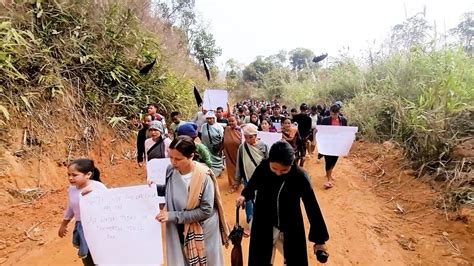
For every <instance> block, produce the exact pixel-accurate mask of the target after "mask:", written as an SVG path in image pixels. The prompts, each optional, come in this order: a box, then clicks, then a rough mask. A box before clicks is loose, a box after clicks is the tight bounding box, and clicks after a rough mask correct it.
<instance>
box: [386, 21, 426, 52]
mask: <svg viewBox="0 0 474 266" xmlns="http://www.w3.org/2000/svg"><path fill="white" fill-rule="evenodd" d="M431 28H432V27H431V26H430V25H428V22H427V21H426V19H425V15H424V12H423V13H418V14H416V15H414V16H412V17H409V18H407V19H406V20H405V21H404V22H403V23H401V24H397V25H395V26H394V27H393V28H392V34H391V37H390V50H392V51H407V50H409V49H410V48H411V47H413V46H416V45H422V44H424V43H425V42H426V39H427V37H428V36H429V35H428V31H429V30H431Z"/></svg>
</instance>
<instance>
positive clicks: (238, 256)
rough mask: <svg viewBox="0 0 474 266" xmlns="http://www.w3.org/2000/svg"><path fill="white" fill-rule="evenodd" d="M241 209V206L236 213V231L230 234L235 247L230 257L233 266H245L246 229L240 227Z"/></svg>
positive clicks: (233, 230)
mask: <svg viewBox="0 0 474 266" xmlns="http://www.w3.org/2000/svg"><path fill="white" fill-rule="evenodd" d="M239 209H240V206H237V209H236V211H235V220H236V222H235V225H234V229H232V231H231V232H230V234H229V239H230V240H231V241H232V244H233V245H234V247H233V248H232V253H231V255H230V261H231V265H232V266H243V265H244V258H243V255H242V244H241V243H242V237H243V236H244V228H243V227H242V226H240V225H239Z"/></svg>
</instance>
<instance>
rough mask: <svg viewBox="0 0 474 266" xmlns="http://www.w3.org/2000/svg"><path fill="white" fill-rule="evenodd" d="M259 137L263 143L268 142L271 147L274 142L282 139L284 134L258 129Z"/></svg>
mask: <svg viewBox="0 0 474 266" xmlns="http://www.w3.org/2000/svg"><path fill="white" fill-rule="evenodd" d="M257 138H259V139H260V141H262V142H263V143H265V144H267V146H268V148H271V147H272V145H273V143H275V142H277V141H280V140H281V138H282V134H281V133H275V132H264V131H258V132H257Z"/></svg>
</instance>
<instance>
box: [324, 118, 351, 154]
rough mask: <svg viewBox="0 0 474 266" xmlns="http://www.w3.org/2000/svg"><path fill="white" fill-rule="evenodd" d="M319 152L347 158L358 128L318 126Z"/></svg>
mask: <svg viewBox="0 0 474 266" xmlns="http://www.w3.org/2000/svg"><path fill="white" fill-rule="evenodd" d="M316 129H317V130H318V132H317V133H316V143H317V146H318V152H319V153H321V154H324V155H332V156H346V155H347V154H349V150H350V149H351V146H352V143H353V142H354V140H355V133H357V131H358V128H357V127H343V126H320V125H318V126H316Z"/></svg>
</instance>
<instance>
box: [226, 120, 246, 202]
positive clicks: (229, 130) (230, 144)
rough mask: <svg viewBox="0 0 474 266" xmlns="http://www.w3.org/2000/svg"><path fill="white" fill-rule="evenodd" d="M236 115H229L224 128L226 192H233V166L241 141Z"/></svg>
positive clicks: (235, 162)
mask: <svg viewBox="0 0 474 266" xmlns="http://www.w3.org/2000/svg"><path fill="white" fill-rule="evenodd" d="M237 120H238V116H237V115H230V116H229V118H228V122H229V124H228V126H227V127H226V128H225V129H224V155H225V165H226V168H227V179H228V181H229V187H230V188H229V190H228V191H227V192H228V193H234V192H235V188H234V179H235V168H236V165H237V151H238V149H239V146H240V144H241V143H242V129H241V128H240V127H239V126H238V122H237Z"/></svg>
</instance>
